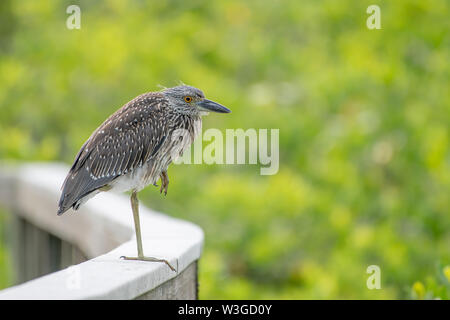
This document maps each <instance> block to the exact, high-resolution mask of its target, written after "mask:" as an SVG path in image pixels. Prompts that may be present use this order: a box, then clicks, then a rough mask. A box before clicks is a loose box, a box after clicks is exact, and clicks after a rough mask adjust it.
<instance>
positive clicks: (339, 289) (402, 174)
mask: <svg viewBox="0 0 450 320" xmlns="http://www.w3.org/2000/svg"><path fill="white" fill-rule="evenodd" d="M375 2H376V3H375ZM375 2H374V1H372V0H371V1H364V0H363V1H350V0H341V1H315V0H311V1H297V0H292V1H272V0H265V1H262V0H254V1H245V2H244V1H184V0H183V1H181V0H180V1H148V2H146V1H123V0H116V1H88V0H86V1H56V0H53V1H47V0H45V1H44V0H39V1H36V0H33V1H31V0H25V1H11V0H6V1H5V0H3V1H1V2H0V159H15V160H21V161H64V162H66V163H67V164H70V163H71V161H73V158H74V156H75V154H76V152H77V151H78V149H79V148H80V146H81V145H82V143H83V142H84V141H85V140H86V139H87V138H88V137H89V135H90V133H91V132H92V131H93V130H94V129H95V128H96V127H97V126H98V125H99V124H100V123H101V122H103V120H104V119H105V118H106V117H107V116H109V115H110V114H111V113H113V112H114V111H115V110H116V109H117V108H119V107H120V106H121V105H123V104H124V103H126V102H127V101H128V100H131V99H132V98H133V97H135V96H137V95H138V94H141V93H143V92H146V91H154V90H159V88H158V85H163V86H174V85H176V84H178V83H179V81H183V82H185V83H187V84H190V85H193V86H196V87H198V88H201V89H202V90H203V91H204V92H205V93H206V95H207V97H209V98H211V99H213V100H216V101H218V102H220V103H222V104H224V105H226V106H227V107H229V108H230V109H232V111H233V113H232V114H230V115H210V116H209V117H207V118H205V119H204V122H203V128H204V129H207V128H218V129H220V130H222V131H225V129H227V128H244V129H248V128H256V129H259V128H269V129H270V128H275V129H279V130H280V170H279V172H278V173H277V174H276V175H272V176H261V175H260V174H259V166H258V165H214V166H210V165H178V166H171V167H170V169H169V177H170V181H171V184H170V188H169V193H168V195H167V197H162V196H160V194H159V192H157V189H156V188H152V187H148V188H147V189H146V190H144V191H143V192H142V193H141V194H140V198H141V199H142V200H143V202H144V203H145V204H147V205H148V206H150V207H152V208H155V209H157V210H160V211H162V212H165V213H167V214H169V215H172V216H175V217H179V218H182V219H186V220H189V221H193V222H195V223H197V224H198V225H200V226H201V227H202V228H203V229H204V231H205V234H206V242H205V247H204V254H203V257H202V259H201V262H200V298H225V299H228V298H234V299H241V298H255V299H260V298H274V299H278V298H283V299H326V298H334V299H348V298H360V299H386V298H401V299H405V298H435V297H440V298H443V299H446V298H449V297H450V287H449V279H450V270H449V269H450V268H449V267H447V268H445V267H446V266H448V265H449V264H450V232H449V228H450V212H449V208H450V204H449V194H450V170H449V168H450V155H449V136H448V135H449V132H448V131H449V130H448V127H449V123H450V121H449V120H450V95H449V87H450V86H449V76H450V74H449V72H450V66H449V61H450V50H449V49H450V39H449V21H450V19H449V18H448V14H449V9H450V3H449V1H446V0H433V1H422V0H410V1H406V0H405V1H375ZM374 3H375V4H377V5H379V6H380V8H381V27H382V29H381V30H369V29H368V28H367V27H366V19H367V18H368V16H369V15H368V14H367V13H366V9H367V7H368V6H369V5H371V4H374ZM70 4H78V5H79V6H80V7H81V29H80V30H68V29H67V28H66V19H67V17H68V14H66V8H67V6H68V5H70ZM124 214H129V215H130V219H131V213H130V212H126V213H124ZM1 219H2V220H0V223H1V224H3V225H5V224H6V222H5V219H6V218H5V217H3V218H1ZM8 261H9V259H8V253H7V252H6V251H5V248H4V246H3V247H2V246H0V286H6V285H8V283H9V280H8V279H10V278H11V276H12V274H13V273H14V270H11V267H8ZM369 265H378V266H380V268H381V279H382V283H381V285H382V289H381V290H368V289H367V287H366V280H367V277H368V274H367V273H366V268H367V267H368V266H369ZM445 274H447V277H446V276H445Z"/></svg>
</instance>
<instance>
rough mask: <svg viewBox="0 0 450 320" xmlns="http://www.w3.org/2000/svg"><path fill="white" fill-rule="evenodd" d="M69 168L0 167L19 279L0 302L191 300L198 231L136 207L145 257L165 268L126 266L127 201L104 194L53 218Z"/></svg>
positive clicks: (130, 247)
mask: <svg viewBox="0 0 450 320" xmlns="http://www.w3.org/2000/svg"><path fill="white" fill-rule="evenodd" d="M67 170H68V167H67V166H65V165H62V164H55V163H35V164H26V165H20V166H18V165H16V166H11V165H5V164H3V163H0V205H1V206H3V207H4V208H6V209H7V210H8V211H9V212H10V213H11V214H12V219H10V221H11V228H9V226H8V228H9V233H10V234H12V241H11V243H12V249H13V250H12V251H13V254H12V257H13V260H14V261H13V262H14V263H13V266H14V270H15V272H16V274H17V279H16V280H17V282H18V283H20V284H18V285H15V286H13V287H10V288H7V289H4V290H2V291H0V299H196V298H197V297H198V290H197V288H198V283H197V262H198V260H199V259H200V255H201V251H202V246H203V231H202V230H201V229H200V228H199V227H198V226H196V225H194V224H192V223H189V222H186V221H182V220H179V219H175V218H171V217H168V216H165V215H163V214H160V213H157V212H154V211H152V210H150V209H148V208H145V207H144V206H143V205H141V206H140V215H141V229H142V238H143V246H144V253H145V254H146V255H148V256H155V257H162V258H165V259H167V260H168V261H169V262H170V263H171V264H172V265H173V266H175V268H177V272H173V271H171V270H170V269H169V268H168V267H167V265H165V264H163V263H152V262H142V261H124V260H121V259H120V257H121V256H124V255H126V256H135V255H136V253H137V252H136V240H135V238H134V224H133V217H132V213H131V207H130V203H129V198H128V197H127V196H126V195H118V194H114V193H103V194H99V195H97V196H96V197H95V198H93V199H91V200H90V201H88V202H87V203H86V204H85V205H84V206H82V207H81V208H80V210H79V211H77V212H75V213H74V212H71V211H69V212H67V213H66V214H64V215H63V216H61V217H58V216H57V215H56V206H57V201H58V197H59V193H60V187H61V184H62V182H63V180H64V177H65V174H66V173H67Z"/></svg>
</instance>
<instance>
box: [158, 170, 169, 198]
mask: <svg viewBox="0 0 450 320" xmlns="http://www.w3.org/2000/svg"><path fill="white" fill-rule="evenodd" d="M160 178H161V188H160V189H159V193H163V191H164V195H165V196H167V190H168V189H169V176H168V175H167V172H163V173H161V176H160Z"/></svg>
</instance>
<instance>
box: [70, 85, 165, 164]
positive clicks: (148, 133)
mask: <svg viewBox="0 0 450 320" xmlns="http://www.w3.org/2000/svg"><path fill="white" fill-rule="evenodd" d="M168 109H170V108H168V101H167V99H166V98H165V97H164V96H163V95H162V94H161V93H159V92H148V93H144V94H141V95H139V96H137V97H136V98H134V99H133V100H131V101H129V102H128V103H126V104H125V105H124V106H122V107H121V108H120V109H118V110H117V111H116V112H115V113H113V114H112V115H111V116H110V117H108V118H107V119H106V120H105V121H104V122H103V123H102V124H101V125H100V126H99V127H98V128H97V129H96V130H95V131H94V132H93V133H92V135H91V136H90V137H89V139H88V140H87V141H86V143H85V144H84V145H83V146H82V148H81V150H80V151H79V154H78V155H77V157H76V159H75V162H74V164H73V166H72V169H73V170H76V169H77V168H79V167H81V166H83V165H84V164H85V162H86V161H87V162H91V168H92V169H91V170H93V169H95V168H97V167H98V166H96V165H95V163H96V162H101V161H105V160H106V159H108V158H110V157H114V156H115V157H118V156H120V157H126V156H128V153H130V152H131V153H133V154H136V153H137V155H136V156H138V158H135V159H131V162H129V163H128V165H126V163H124V164H123V165H125V166H126V167H127V168H123V169H132V167H135V166H136V165H138V163H142V161H145V160H147V159H148V158H149V157H150V156H151V155H152V154H153V153H154V152H155V150H156V148H158V147H159V146H160V144H161V141H162V140H164V139H165V132H166V131H167V130H168V123H167V121H166V114H167V112H168ZM125 162H126V161H125ZM94 171H97V170H94Z"/></svg>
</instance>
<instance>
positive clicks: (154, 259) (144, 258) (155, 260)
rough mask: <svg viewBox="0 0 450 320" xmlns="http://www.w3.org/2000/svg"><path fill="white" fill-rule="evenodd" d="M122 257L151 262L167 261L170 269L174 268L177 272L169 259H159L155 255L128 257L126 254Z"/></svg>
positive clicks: (175, 270)
mask: <svg viewBox="0 0 450 320" xmlns="http://www.w3.org/2000/svg"><path fill="white" fill-rule="evenodd" d="M120 259H124V260H137V261H149V262H162V263H165V264H166V265H167V266H168V267H169V268H170V270H172V271H173V272H177V269H175V268H174V267H173V266H172V265H171V264H170V263H169V261H167V260H166V259H157V258H154V257H126V256H120ZM177 265H178V261H177Z"/></svg>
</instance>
